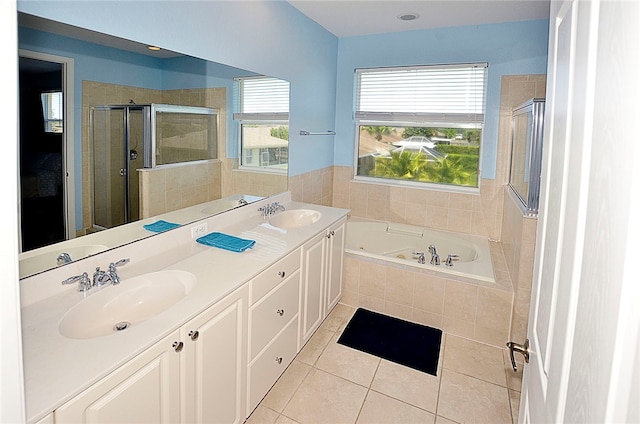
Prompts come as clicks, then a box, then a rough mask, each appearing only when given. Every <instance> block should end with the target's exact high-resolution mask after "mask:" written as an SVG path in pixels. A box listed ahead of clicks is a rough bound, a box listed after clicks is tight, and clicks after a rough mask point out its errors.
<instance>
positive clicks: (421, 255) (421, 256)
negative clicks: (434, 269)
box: [414, 252, 425, 264]
mask: <svg viewBox="0 0 640 424" xmlns="http://www.w3.org/2000/svg"><path fill="white" fill-rule="evenodd" d="M414 254H415V255H418V263H419V264H423V263H425V258H424V252H414Z"/></svg>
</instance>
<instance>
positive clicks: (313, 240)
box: [22, 193, 348, 423]
mask: <svg viewBox="0 0 640 424" xmlns="http://www.w3.org/2000/svg"><path fill="white" fill-rule="evenodd" d="M273 202H279V203H281V204H283V205H284V206H285V208H286V210H285V211H284V212H276V213H275V214H274V215H273V216H271V217H263V216H262V215H261V214H260V213H259V212H258V208H260V207H263V206H265V205H268V204H271V203H273ZM299 211H307V212H308V213H307V212H304V213H298V212H299ZM347 212H348V211H347V210H344V209H337V208H330V207H323V206H317V205H308V204H302V203H295V202H291V201H290V194H289V193H283V194H281V195H278V196H274V197H270V198H266V199H264V200H261V201H259V202H256V203H255V204H253V205H249V206H248V207H244V208H239V209H236V210H233V211H229V212H226V213H223V214H220V215H217V216H214V217H211V218H208V219H206V220H203V221H199V222H197V223H194V224H193V225H188V226H185V227H181V228H178V229H175V230H172V231H169V232H167V233H166V234H161V235H159V236H156V237H153V238H151V239H145V240H141V241H138V242H135V243H132V244H129V245H127V246H123V247H120V248H117V249H113V250H110V251H107V252H104V253H101V254H98V255H95V256H91V257H89V258H87V259H85V260H81V261H76V262H73V263H72V264H69V265H67V266H64V267H60V268H57V269H54V270H51V271H48V272H45V273H42V274H39V275H36V276H33V277H30V278H27V279H25V280H23V281H22V294H23V335H24V336H23V339H24V342H23V343H24V358H25V359H24V360H25V382H26V399H27V414H28V422H29V423H41V422H42V423H47V422H51V423H52V422H54V420H55V423H70V422H73V423H77V422H96V423H100V422H158V423H177V422H229V423H232V422H235V423H238V422H239V423H242V422H243V421H244V420H245V419H246V418H247V417H248V416H249V415H250V413H251V412H252V411H253V409H254V408H255V407H256V406H257V405H258V403H259V402H260V401H261V400H262V398H263V397H264V395H265V394H266V393H267V392H268V391H269V389H270V388H271V386H272V385H273V384H274V383H275V382H276V381H277V379H278V378H279V377H280V375H281V374H282V373H283V372H284V370H285V369H286V367H287V366H288V365H289V364H290V363H291V361H292V360H293V358H294V357H295V355H296V354H297V353H298V352H299V351H300V350H301V349H302V347H303V346H304V344H305V343H306V342H307V341H308V340H309V338H310V337H311V335H312V334H313V333H314V331H315V330H316V329H317V328H318V327H319V326H320V324H321V323H322V321H323V320H324V318H325V317H326V316H327V315H328V313H329V312H330V311H331V309H332V308H333V307H334V306H335V305H336V304H337V302H338V301H339V299H340V297H341V294H342V265H343V254H344V253H343V252H344V240H345V237H344V236H345V223H346V215H347ZM311 213H312V214H313V215H312V219H309V216H310V214H311ZM276 217H278V218H277V219H276ZM202 225H205V226H206V228H207V232H213V231H219V232H223V233H226V234H230V235H234V236H237V237H241V238H244V239H252V240H255V241H256V244H255V246H254V247H253V248H252V249H249V250H246V251H244V252H242V253H236V252H230V251H226V250H221V249H216V248H213V247H208V246H203V245H200V244H198V243H196V242H195V238H196V237H192V233H194V232H197V231H194V230H193V229H194V228H196V227H198V228H200V226H202ZM123 257H128V258H130V263H129V264H127V265H125V266H122V267H121V269H120V276H121V279H122V281H121V283H120V284H118V285H117V286H106V287H104V288H98V289H95V288H94V289H91V290H89V291H88V292H85V293H84V294H83V293H80V292H78V291H76V287H75V286H62V285H60V281H62V280H63V279H65V278H67V277H69V276H70V275H72V274H73V275H77V274H79V273H81V272H89V273H91V272H90V271H92V270H93V269H94V268H95V267H96V266H101V267H103V268H104V267H106V266H107V265H108V263H110V262H114V261H117V260H119V259H122V258H123ZM151 273H153V274H151ZM180 273H184V274H185V275H187V274H188V275H192V276H193V277H194V278H195V279H194V280H193V281H191V280H190V279H189V278H187V279H186V280H185V281H187V280H189V281H190V282H184V283H174V282H170V283H166V284H167V285H166V287H169V289H166V290H167V291H166V295H165V294H164V293H165V292H162V293H163V295H162V296H160V297H159V298H161V299H164V300H166V301H168V300H167V299H170V298H171V296H174V295H176V293H175V291H172V290H174V288H175V287H176V286H177V287H178V288H180V290H183V292H184V293H182V292H180V290H178V292H179V293H178V295H177V296H178V297H176V299H177V300H175V301H173V302H174V303H172V304H170V305H169V306H167V307H166V308H165V309H164V310H158V311H155V310H154V309H153V308H154V305H152V306H150V308H151V310H153V311H154V312H152V313H151V314H150V316H149V317H147V318H145V319H142V320H141V321H140V322H137V321H136V320H135V319H134V320H133V321H132V324H131V326H130V327H129V328H126V329H125V330H123V331H115V330H114V331H113V332H110V333H109V334H107V335H104V331H103V330H99V329H98V328H97V327H98V326H97V324H95V323H97V322H99V321H100V319H102V318H103V317H101V316H100V314H102V313H103V311H102V310H101V309H100V308H92V310H94V311H95V312H94V314H95V316H92V315H93V314H92V313H87V314H85V315H86V316H84V315H70V314H74V313H75V311H76V310H77V309H78V308H80V307H81V306H80V305H81V304H82V302H86V301H89V300H91V297H92V296H96V295H97V294H100V293H101V292H102V291H103V290H104V291H107V290H112V291H113V293H116V292H115V290H122V291H123V293H124V292H127V293H129V292H132V291H133V289H132V288H131V287H135V290H138V289H137V287H138V286H137V284H141V287H143V286H144V287H145V289H141V290H142V291H140V293H142V295H140V296H141V297H142V299H141V301H140V304H141V305H143V307H144V301H145V299H146V296H145V295H144V293H153V292H154V291H157V290H165V285H163V284H164V279H165V276H167V275H171V276H173V275H175V274H180ZM148 275H151V276H152V277H153V278H150V279H149V281H152V282H144V283H138V282H139V281H145V278H147V276H148ZM169 280H171V278H167V281H169ZM172 281H173V280H172ZM128 282H130V283H131V284H132V286H131V287H129V288H127V283H128ZM180 284H183V286H180ZM134 285H135V286H134ZM93 290H96V291H97V292H95V293H92V291H93ZM145 290H148V291H146V292H145ZM105 293H107V294H106V295H104V296H103V295H101V296H100V297H106V298H108V299H112V297H110V296H111V294H110V293H108V292H105ZM150 296H151V295H150ZM124 297H126V296H123V295H117V296H115V297H113V299H116V300H114V302H116V303H117V302H121V301H122V299H123V298H124ZM96 299H98V301H97V302H99V301H100V298H99V297H96ZM110 301H111V300H110ZM92 302H94V301H92ZM155 306H157V303H156V304H155ZM70 316H71V321H72V322H73V323H74V325H72V326H71V327H70V328H72V329H77V330H68V331H70V332H67V333H65V334H66V335H63V334H61V330H60V329H61V327H60V323H62V322H68V321H69V317H70ZM65 320H66V321H65ZM76 321H80V323H79V324H78V323H77V322H76ZM75 324H77V325H75ZM94 327H95V329H94Z"/></svg>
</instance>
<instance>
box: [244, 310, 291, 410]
mask: <svg viewBox="0 0 640 424" xmlns="http://www.w3.org/2000/svg"><path fill="white" fill-rule="evenodd" d="M297 339H298V318H296V319H294V320H292V321H291V322H290V323H289V324H288V325H287V326H286V327H285V329H284V331H283V332H282V333H280V334H279V335H278V337H276V338H275V339H274V340H273V342H272V343H271V344H270V345H269V347H267V349H266V350H265V351H264V352H262V354H261V355H260V356H258V357H257V358H256V359H255V361H253V363H251V364H250V365H249V370H248V377H247V378H248V382H249V384H248V385H247V391H248V399H247V408H248V409H247V411H248V412H249V413H250V412H251V411H253V409H254V408H255V407H256V406H257V405H258V403H260V401H261V400H262V398H263V397H264V395H266V394H267V392H268V391H269V389H271V386H273V385H274V384H275V382H276V381H277V380H278V378H279V377H280V375H282V373H283V372H284V371H285V370H286V369H287V366H288V365H289V364H290V363H291V361H293V358H294V357H295V356H296V354H297V353H298V351H297Z"/></svg>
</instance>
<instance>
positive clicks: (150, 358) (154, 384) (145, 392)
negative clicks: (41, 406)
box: [54, 330, 181, 424]
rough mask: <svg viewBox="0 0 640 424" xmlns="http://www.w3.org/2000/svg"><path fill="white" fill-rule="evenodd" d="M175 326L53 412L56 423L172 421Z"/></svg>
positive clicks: (176, 390)
mask: <svg viewBox="0 0 640 424" xmlns="http://www.w3.org/2000/svg"><path fill="white" fill-rule="evenodd" d="M178 337H179V331H178V330H176V331H174V332H173V333H172V334H170V335H169V336H167V337H166V338H164V339H163V340H162V341H160V342H159V343H157V344H156V345H154V346H153V347H151V348H149V349H147V350H146V351H145V352H143V353H141V354H140V355H138V356H137V357H136V358H134V359H132V360H131V361H129V362H127V363H126V364H124V365H123V366H122V367H120V368H118V369H117V370H116V371H114V372H112V373H111V374H109V375H108V376H107V377H105V378H104V379H102V380H100V381H99V382H97V383H96V384H94V385H93V386H91V387H90V388H88V389H87V390H85V391H84V392H82V393H81V394H79V395H78V396H76V397H75V398H73V399H72V400H70V401H69V402H67V403H66V404H64V405H62V406H61V407H60V408H58V409H57V410H56V411H55V412H54V416H55V422H56V423H58V424H60V423H122V424H130V423H176V422H178V421H179V420H180V356H181V355H180V354H179V353H177V352H176V350H175V349H174V347H173V346H172V344H173V343H174V342H179V340H178Z"/></svg>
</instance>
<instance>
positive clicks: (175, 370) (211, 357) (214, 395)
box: [54, 286, 248, 424]
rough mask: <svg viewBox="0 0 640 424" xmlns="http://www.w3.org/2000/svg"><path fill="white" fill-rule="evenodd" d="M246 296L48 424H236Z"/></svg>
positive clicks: (169, 340) (127, 367) (235, 296)
mask: <svg viewBox="0 0 640 424" xmlns="http://www.w3.org/2000/svg"><path fill="white" fill-rule="evenodd" d="M247 298H248V295H247V288H246V286H243V287H242V288H240V289H238V290H236V291H235V292H233V293H232V294H230V295H228V296H227V297H225V298H224V299H223V300H221V301H220V302H218V303H216V304H215V305H214V306H212V307H211V308H209V309H207V310H206V311H204V312H203V313H201V314H199V315H198V316H196V317H195V318H193V319H192V320H191V321H189V322H188V323H187V324H185V325H184V326H182V327H181V328H180V329H177V330H175V331H173V332H172V333H171V334H170V335H169V336H167V337H165V338H164V339H163V340H162V341H160V342H159V343H157V344H155V345H154V346H153V347H151V348H149V349H147V350H146V351H144V352H143V353H141V354H140V355H138V356H137V357H135V358H134V359H132V360H131V361H129V362H127V363H126V364H124V365H123V366H122V367H120V368H118V369H117V370H116V371H114V372H113V373H111V374H109V375H108V376H107V377H105V378H104V379H102V380H100V381H99V382H97V383H96V384H94V385H93V386H91V387H90V388H89V389H87V390H85V391H84V392H83V393H81V394H80V395H78V396H76V397H75V398H74V399H72V400H71V401H69V402H67V403H66V404H64V405H63V406H62V407H60V408H58V409H57V410H56V411H55V413H54V414H55V422H56V423H58V424H59V423H143V422H145V423H178V422H185V423H213V422H216V423H218V422H220V423H242V422H244V419H245V402H244V399H245V397H244V396H245V394H244V387H245V381H246V346H245V340H246V338H245V337H246V310H247V308H246V303H247Z"/></svg>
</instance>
